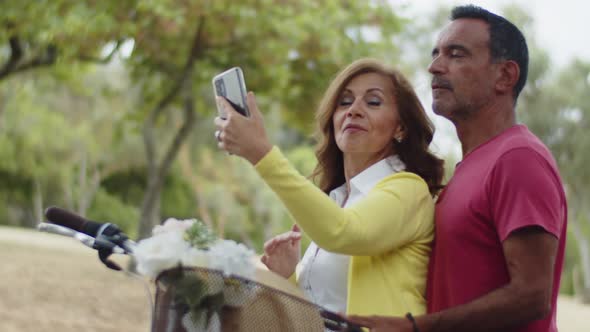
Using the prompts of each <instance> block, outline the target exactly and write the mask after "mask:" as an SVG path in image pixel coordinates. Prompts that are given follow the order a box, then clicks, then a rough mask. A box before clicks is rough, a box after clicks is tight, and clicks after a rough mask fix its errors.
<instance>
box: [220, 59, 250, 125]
mask: <svg viewBox="0 0 590 332" xmlns="http://www.w3.org/2000/svg"><path fill="white" fill-rule="evenodd" d="M213 89H214V91H215V95H216V96H220V97H224V98H225V99H227V101H228V102H229V103H230V104H231V105H232V106H233V108H234V109H235V110H236V111H238V112H240V113H241V114H242V115H244V116H250V112H249V110H248V105H247V104H246V84H245V82H244V74H243V73H242V69H241V68H239V67H234V68H231V69H229V70H226V71H224V72H223V73H221V74H219V75H216V76H215V77H214V78H213ZM217 111H218V112H219V115H220V116H221V117H225V114H224V111H223V110H222V109H219V107H218V109H217Z"/></svg>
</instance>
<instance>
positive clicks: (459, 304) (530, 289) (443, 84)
mask: <svg viewBox="0 0 590 332" xmlns="http://www.w3.org/2000/svg"><path fill="white" fill-rule="evenodd" d="M527 68H528V50H527V46H526V41H525V39H524V37H523V35H522V33H521V32H520V31H519V30H518V29H517V28H516V27H515V26H514V25H513V24H512V23H510V22H508V21H507V20H506V19H504V18H503V17H500V16H497V15H495V14H492V13H490V12H488V11H486V10H484V9H482V8H479V7H475V6H461V7H456V8H455V9H454V10H453V12H452V15H451V22H450V23H449V24H448V25H447V26H446V27H445V28H444V30H443V31H442V32H441V33H440V35H439V38H438V41H437V44H436V46H435V48H434V49H433V51H432V63H431V64H430V66H429V72H430V73H431V74H432V76H433V78H432V94H433V109H434V112H435V113H436V114H438V115H441V116H444V117H445V118H447V119H449V120H450V121H451V122H453V124H454V125H455V127H456V130H457V135H458V136H459V140H460V141H461V146H462V150H463V160H462V161H461V162H460V163H459V164H458V165H457V167H456V169H455V174H454V175H453V178H452V179H451V180H450V182H449V183H448V184H447V186H446V188H445V190H444V191H443V192H442V193H441V195H440V197H439V199H438V202H437V206H436V215H435V218H436V220H435V224H436V236H435V243H434V248H433V252H432V257H431V261H430V267H429V276H428V279H429V280H428V289H427V291H426V293H427V295H426V296H427V301H428V314H426V315H422V316H416V317H412V316H411V315H408V316H407V318H394V317H378V316H372V317H358V316H351V317H350V319H351V320H352V321H353V322H356V323H359V324H362V325H364V326H367V327H371V331H414V332H415V331H420V332H429V331H469V332H473V331H518V332H533V331H535V332H536V331H543V332H546V331H557V328H556V301H557V293H558V291H559V283H560V277H561V270H562V265H563V256H564V248H565V234H566V227H567V206H566V200H565V193H564V191H563V186H562V183H561V180H560V176H559V173H558V171H557V167H556V163H555V160H554V159H553V157H552V156H551V154H550V152H549V151H548V150H547V148H546V147H545V146H544V145H543V144H542V143H541V141H540V140H539V139H538V138H536V137H535V136H534V135H533V134H532V133H531V132H530V131H529V130H528V129H527V128H526V127H525V126H523V125H517V124H516V115H515V106H516V101H517V98H518V95H519V93H520V91H521V90H522V88H523V86H524V84H525V81H526V76H527Z"/></svg>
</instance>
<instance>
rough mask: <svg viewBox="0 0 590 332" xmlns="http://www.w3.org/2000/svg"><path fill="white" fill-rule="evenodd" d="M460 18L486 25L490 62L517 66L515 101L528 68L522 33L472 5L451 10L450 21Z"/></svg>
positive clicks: (527, 51)
mask: <svg viewBox="0 0 590 332" xmlns="http://www.w3.org/2000/svg"><path fill="white" fill-rule="evenodd" d="M460 18H475V19H480V20H483V21H485V22H486V23H488V26H489V30H490V45H489V46H490V54H491V57H492V61H502V60H512V61H515V62H516V63H517V64H518V67H520V76H519V77H518V82H516V85H515V86H514V89H513V90H512V92H513V94H514V100H515V101H516V99H517V98H518V95H519V94H520V92H521V91H522V88H523V87H524V84H525V83H526V78H527V73H528V67H529V50H528V47H527V44H526V40H525V38H524V36H523V34H522V32H520V30H518V28H517V27H516V26H515V25H514V24H512V23H511V22H510V21H508V20H507V19H505V18H504V17H502V16H499V15H496V14H494V13H491V12H489V11H487V10H485V9H483V8H481V7H478V6H474V5H466V6H457V7H455V8H453V11H452V12H451V20H452V21H454V20H457V19H460Z"/></svg>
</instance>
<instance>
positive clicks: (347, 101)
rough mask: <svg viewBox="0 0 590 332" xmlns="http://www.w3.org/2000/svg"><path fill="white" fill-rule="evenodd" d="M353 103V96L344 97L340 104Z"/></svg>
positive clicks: (347, 104)
mask: <svg viewBox="0 0 590 332" xmlns="http://www.w3.org/2000/svg"><path fill="white" fill-rule="evenodd" d="M352 103H353V100H352V98H342V99H340V103H339V105H340V106H349V105H352Z"/></svg>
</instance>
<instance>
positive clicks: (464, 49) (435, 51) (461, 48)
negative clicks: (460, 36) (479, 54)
mask: <svg viewBox="0 0 590 332" xmlns="http://www.w3.org/2000/svg"><path fill="white" fill-rule="evenodd" d="M443 48H444V49H445V50H446V51H453V50H459V51H462V52H465V53H468V54H471V51H469V49H468V48H467V47H465V46H463V45H461V44H449V45H446V46H444V47H443ZM439 53H440V49H439V48H438V47H435V48H433V49H432V52H431V56H432V57H435V56H437V55H438V54H439Z"/></svg>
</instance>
